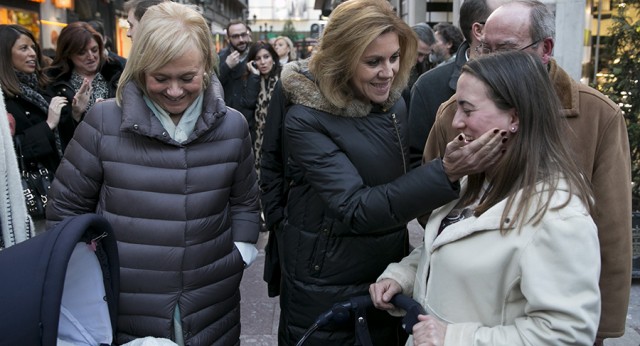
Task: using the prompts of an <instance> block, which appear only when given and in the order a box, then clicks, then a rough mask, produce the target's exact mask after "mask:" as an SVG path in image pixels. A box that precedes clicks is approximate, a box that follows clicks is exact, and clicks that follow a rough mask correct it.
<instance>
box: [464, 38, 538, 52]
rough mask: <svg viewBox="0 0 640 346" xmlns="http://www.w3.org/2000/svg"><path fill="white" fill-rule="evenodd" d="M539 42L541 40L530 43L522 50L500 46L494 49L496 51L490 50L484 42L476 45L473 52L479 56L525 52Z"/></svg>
mask: <svg viewBox="0 0 640 346" xmlns="http://www.w3.org/2000/svg"><path fill="white" fill-rule="evenodd" d="M540 41H542V39H538V40H535V41H533V42H531V44H529V45H526V46H524V47H522V48H517V47H511V46H501V47H499V48H496V49H492V48H491V47H489V46H488V45H487V44H486V43H485V42H480V45H478V46H477V47H476V49H475V50H476V53H478V54H480V55H485V54H491V53H504V52H509V51H513V50H525V49H527V48H531V47H533V46H535V45H536V44H538V43H539V42H540Z"/></svg>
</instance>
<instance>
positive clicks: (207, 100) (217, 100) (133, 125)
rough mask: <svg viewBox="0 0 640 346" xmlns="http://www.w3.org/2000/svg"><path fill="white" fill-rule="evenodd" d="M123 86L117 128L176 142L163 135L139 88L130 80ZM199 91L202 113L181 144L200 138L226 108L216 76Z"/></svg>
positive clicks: (218, 119)
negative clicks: (201, 96)
mask: <svg viewBox="0 0 640 346" xmlns="http://www.w3.org/2000/svg"><path fill="white" fill-rule="evenodd" d="M124 88H125V89H124V93H123V96H122V105H121V108H122V125H120V129H121V130H123V131H128V132H135V133H139V134H141V135H144V136H148V137H151V138H157V139H159V140H161V141H163V142H172V143H174V144H179V143H178V142H175V141H173V140H172V139H171V138H170V137H169V136H167V135H163V133H164V132H165V129H164V127H163V126H162V124H161V123H160V120H158V118H157V117H156V116H155V115H153V112H152V111H151V109H149V107H148V106H147V105H146V103H145V102H144V100H143V99H142V90H141V89H140V88H138V86H137V85H136V84H135V83H134V82H129V83H127V85H125V86H124ZM203 93H204V94H203V98H204V99H203V101H202V115H201V116H200V117H199V119H198V120H197V121H196V125H195V128H194V130H193V133H192V134H191V135H190V136H189V138H188V139H187V140H186V141H185V142H183V143H182V144H183V145H184V144H188V143H189V142H191V141H193V140H194V139H196V138H198V137H200V135H202V134H203V133H204V132H206V131H209V129H211V128H213V127H216V126H217V124H218V122H219V121H220V119H222V118H223V117H224V116H225V114H227V107H226V106H225V104H224V101H223V96H222V94H223V92H222V86H221V85H220V81H219V80H218V78H217V77H216V76H212V78H211V83H210V84H209V87H208V88H207V89H205V90H204V91H203Z"/></svg>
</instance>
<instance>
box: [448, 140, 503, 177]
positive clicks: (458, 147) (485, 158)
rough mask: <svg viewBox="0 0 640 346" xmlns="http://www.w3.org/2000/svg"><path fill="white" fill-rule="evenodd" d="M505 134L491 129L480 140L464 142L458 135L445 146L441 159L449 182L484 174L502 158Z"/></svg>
mask: <svg viewBox="0 0 640 346" xmlns="http://www.w3.org/2000/svg"><path fill="white" fill-rule="evenodd" d="M506 138H507V132H506V131H501V130H500V129H491V130H489V131H487V132H486V133H484V134H483V135H482V136H480V138H477V139H476V140H474V141H472V142H468V143H467V142H466V141H465V140H464V135H462V134H460V135H458V137H456V138H455V139H454V140H452V141H451V142H449V143H448V144H447V148H446V149H445V152H444V157H443V158H442V164H443V166H444V171H445V173H446V174H447V177H448V178H449V181H451V182H455V181H458V180H459V179H460V178H462V177H464V176H465V175H469V174H475V173H480V172H484V171H485V170H486V169H487V168H488V167H491V166H492V165H494V164H495V163H496V162H498V159H499V158H500V156H502V153H503V149H504V145H503V144H504V143H505V142H506Z"/></svg>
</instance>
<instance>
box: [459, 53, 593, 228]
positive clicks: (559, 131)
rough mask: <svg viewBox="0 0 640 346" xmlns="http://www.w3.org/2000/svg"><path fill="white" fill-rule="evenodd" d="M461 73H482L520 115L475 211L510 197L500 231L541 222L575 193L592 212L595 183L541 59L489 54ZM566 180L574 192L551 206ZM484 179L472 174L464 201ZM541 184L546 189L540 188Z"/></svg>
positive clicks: (500, 103) (497, 98)
mask: <svg viewBox="0 0 640 346" xmlns="http://www.w3.org/2000/svg"><path fill="white" fill-rule="evenodd" d="M462 73H463V74H465V73H467V74H470V75H472V76H474V77H476V78H478V79H479V80H480V81H481V82H482V83H484V84H485V85H486V87H487V92H488V95H487V96H488V97H489V98H490V99H491V100H492V101H493V102H494V103H495V105H496V106H497V107H498V108H499V109H503V110H507V109H515V111H516V115H517V117H518V131H517V132H516V133H515V134H511V135H510V137H509V145H508V147H507V150H506V152H505V154H504V156H503V157H502V159H501V160H500V162H498V164H497V166H496V169H495V172H496V173H495V175H494V176H493V177H492V178H491V181H490V182H489V184H490V186H489V189H488V191H487V192H486V193H485V195H484V196H482V197H483V198H482V200H481V202H480V204H479V205H478V206H477V207H476V210H475V213H476V215H481V214H482V213H484V212H485V211H487V210H488V209H489V208H491V207H492V206H494V205H496V204H497V203H499V202H500V201H502V200H504V199H506V200H507V202H506V207H505V209H504V211H503V214H502V222H501V223H500V230H501V231H502V232H506V230H507V229H510V228H513V227H522V226H523V225H524V224H525V223H529V222H531V223H532V224H533V225H536V224H537V223H538V222H540V221H541V219H542V217H543V216H544V214H545V213H546V212H547V210H557V209H560V208H562V207H564V206H566V205H567V204H568V203H569V200H570V199H571V195H574V196H577V197H578V198H579V199H580V200H581V201H582V202H583V204H584V205H585V206H586V208H587V210H588V211H589V212H591V211H592V209H593V198H592V192H591V188H590V184H589V183H588V182H587V180H586V178H585V175H584V174H582V172H581V171H580V168H579V167H578V166H577V164H576V163H575V161H574V159H573V156H572V155H571V150H570V149H569V147H568V145H567V144H566V141H565V139H564V138H563V136H566V133H567V132H568V131H570V130H569V128H568V124H567V121H566V119H565V118H564V117H563V116H562V115H561V114H560V109H561V105H560V101H559V100H558V97H557V95H556V93H555V89H554V87H553V84H552V83H551V80H550V79H549V73H548V72H547V69H546V68H545V67H544V65H543V64H542V62H541V61H540V58H539V57H536V56H534V55H532V54H529V53H526V52H522V51H513V52H506V53H498V54H490V55H486V56H481V57H479V58H477V59H474V60H471V61H469V62H467V64H466V65H465V66H464V67H463V68H462ZM561 179H565V180H566V181H567V182H568V185H569V187H568V188H569V192H570V195H569V197H568V198H567V200H566V201H564V203H562V204H560V205H556V206H552V205H551V196H552V195H553V194H554V192H555V191H556V190H558V187H559V183H560V180H561ZM484 181H485V175H484V174H476V175H471V176H469V183H468V188H467V190H466V192H465V193H464V194H463V196H462V200H463V203H465V202H470V201H472V200H475V199H478V198H480V197H481V196H480V194H481V193H482V192H481V191H482V185H483V183H484ZM541 186H542V188H543V189H545V190H546V191H547V192H545V193H540V188H541ZM531 208H534V209H531ZM512 209H514V210H513V212H512Z"/></svg>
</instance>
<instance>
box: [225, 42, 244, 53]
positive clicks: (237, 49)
mask: <svg viewBox="0 0 640 346" xmlns="http://www.w3.org/2000/svg"><path fill="white" fill-rule="evenodd" d="M229 45H230V46H231V47H232V48H233V49H234V50H236V51H238V53H240V54H242V53H244V52H245V51H246V50H247V48H249V44H248V43H246V42H245V43H244V49H242V50H240V48H238V47H237V46H235V45H234V44H233V43H231V42H229Z"/></svg>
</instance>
